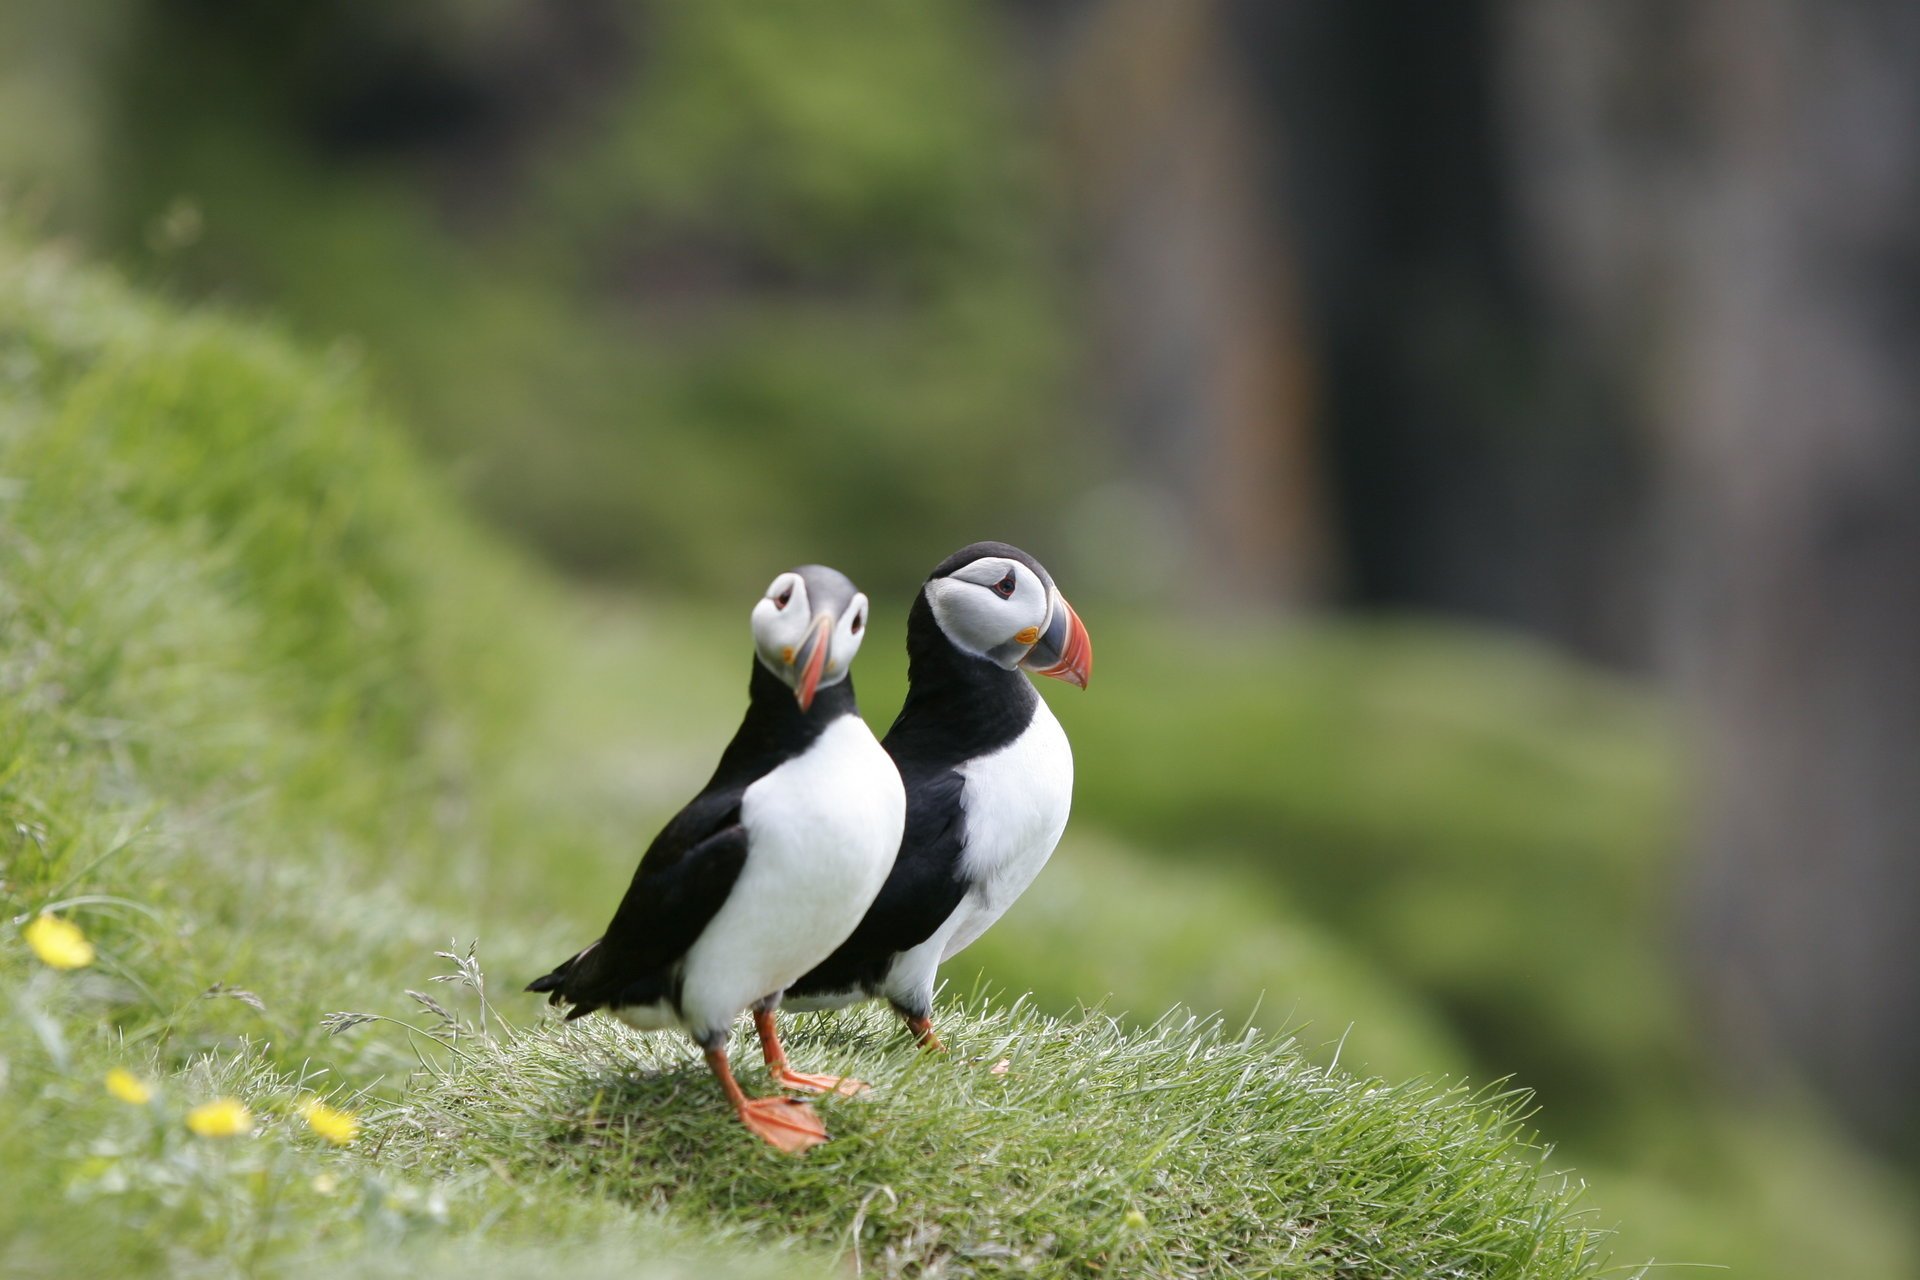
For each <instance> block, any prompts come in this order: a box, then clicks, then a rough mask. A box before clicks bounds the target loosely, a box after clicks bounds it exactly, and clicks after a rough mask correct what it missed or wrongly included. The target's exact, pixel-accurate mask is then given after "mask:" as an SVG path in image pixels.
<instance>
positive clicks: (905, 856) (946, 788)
mask: <svg viewBox="0 0 1920 1280" xmlns="http://www.w3.org/2000/svg"><path fill="white" fill-rule="evenodd" d="M965 785H966V780H965V779H964V778H962V777H961V776H960V775H959V774H958V773H956V772H954V771H953V770H952V769H932V770H928V771H926V772H924V773H921V774H919V775H918V776H910V777H908V778H907V780H906V790H907V825H906V832H905V834H904V835H903V837H902V838H901V841H900V856H899V857H898V858H896V859H895V860H894V864H893V870H892V871H891V872H889V873H888V875H887V882H886V884H885V885H883V886H882V887H881V889H880V895H879V897H877V898H875V899H874V901H873V905H872V906H871V907H869V908H868V909H867V914H866V916H865V918H863V919H862V920H861V921H860V925H859V927H858V928H856V929H855V930H854V931H853V935H852V936H851V937H849V938H848V939H847V940H846V941H845V942H843V943H841V944H840V947H839V949H838V950H837V951H835V952H834V953H833V954H832V955H830V956H828V957H827V958H826V959H825V960H822V961H821V962H820V963H819V964H818V965H816V966H815V967H814V968H813V970H812V971H811V972H809V973H808V974H806V976H804V977H802V978H801V979H800V980H799V981H798V982H796V983H794V984H793V985H792V986H791V987H788V988H787V991H788V992H789V993H790V994H792V995H796V996H798V995H812V994H823V995H824V994H828V993H837V992H842V991H852V990H855V989H862V990H867V991H872V990H874V989H875V988H876V987H877V986H878V985H879V982H880V980H881V978H883V977H884V976H885V975H886V972H887V969H888V967H889V966H890V965H891V964H892V963H893V958H894V956H895V955H897V954H898V953H900V952H902V951H910V950H912V949H913V948H914V947H917V946H919V945H920V944H921V943H923V942H925V941H926V940H927V939H928V938H931V937H932V936H933V934H934V931H935V930H936V929H938V928H939V927H940V926H941V925H942V924H943V923H945V922H946V919H947V917H948V916H950V915H952V914H953V909H954V908H955V907H957V906H959V905H960V899H962V898H963V897H965V896H966V892H967V885H966V881H965V880H964V879H962V877H961V875H960V855H961V853H962V852H963V850H964V849H965V846H966V822H965V818H964V814H963V813H962V810H961V808H960V793H961V790H962V788H963V787H964V786H965Z"/></svg>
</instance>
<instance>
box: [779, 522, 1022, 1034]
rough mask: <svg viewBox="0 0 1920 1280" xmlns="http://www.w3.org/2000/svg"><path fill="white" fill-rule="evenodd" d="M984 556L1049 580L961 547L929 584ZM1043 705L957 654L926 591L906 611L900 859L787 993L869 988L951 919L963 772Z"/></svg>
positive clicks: (1002, 552) (1015, 555)
mask: <svg viewBox="0 0 1920 1280" xmlns="http://www.w3.org/2000/svg"><path fill="white" fill-rule="evenodd" d="M982 556H1005V557H1007V558H1009V559H1015V560H1019V561H1020V562H1021V563H1022V564H1026V565H1028V566H1030V567H1031V568H1033V569H1034V570H1035V571H1036V572H1037V573H1039V574H1040V575H1041V577H1042V579H1043V580H1046V581H1050V579H1047V578H1046V570H1044V569H1041V568H1040V567H1039V566H1038V565H1036V564H1034V563H1033V559H1032V557H1030V556H1028V555H1027V554H1026V553H1025V552H1024V551H1020V550H1019V549H1017V548H1014V547H1009V546H1007V545H1006V544H1005V543H1000V542H976V543H974V544H973V545H972V546H970V547H965V548H962V549H961V550H959V551H957V552H955V553H954V554H953V555H951V556H949V557H947V559H945V560H943V561H942V562H941V563H940V564H939V566H938V567H936V568H935V569H934V571H933V573H932V575H931V576H930V577H929V579H928V580H929V581H932V580H933V579H935V578H942V577H945V576H946V575H947V574H950V573H952V572H953V571H954V570H955V569H958V568H959V567H961V566H962V565H965V564H970V563H972V562H973V561H974V560H977V559H979V558H980V557H982ZM1039 700H1040V695H1039V693H1038V692H1036V691H1035V689H1034V687H1033V684H1032V683H1031V682H1030V681H1029V680H1028V679H1027V678H1026V676H1024V675H1022V674H1021V673H1020V672H1019V671H1017V670H1016V671H1008V670H1006V669H1005V668H1003V667H1001V666H999V665H998V664H997V663H994V662H990V661H988V660H987V659H985V658H976V657H974V656H972V655H971V654H967V653H963V652H961V651H960V650H959V649H957V648H955V647H954V645H953V642H952V641H950V640H948V639H947V637H946V633H945V632H943V631H941V630H940V624H939V623H938V622H937V621H935V620H934V616H933V606H932V605H931V604H929V603H928V601H927V593H926V590H925V589H924V588H922V590H921V591H920V593H919V595H917V596H915V597H914V601H913V608H912V609H911V610H909V611H908V613H907V697H906V701H905V702H904V703H902V704H901V707H900V714H899V715H898V716H897V717H895V719H894V722H893V727H892V728H890V729H888V730H887V736H886V737H885V738H882V739H881V741H880V745H881V746H883V747H885V748H886V750H887V754H888V755H890V756H892V757H893V762H894V764H895V765H896V766H897V767H898V768H899V770H900V780H901V782H903V783H904V784H905V785H906V789H907V825H906V831H905V834H904V835H903V837H902V838H901V842H900V856H899V857H898V858H897V859H895V861H894V864H893V870H892V871H891V872H890V873H889V874H888V876H887V882H886V884H885V885H884V886H883V887H882V888H881V890H880V896H879V897H878V898H876V899H875V900H874V904H873V906H872V907H871V908H869V909H868V911H867V914H866V917H865V918H864V919H863V920H861V922H860V925H859V927H858V928H857V929H855V930H854V932H853V936H852V937H850V938H848V939H847V940H846V941H845V942H844V943H842V944H841V945H840V948H839V949H838V950H837V951H835V952H834V953H833V954H832V955H831V956H829V957H828V958H827V959H826V960H824V961H822V962H821V963H820V964H819V965H818V966H816V967H815V968H814V969H813V971H812V972H810V973H808V974H807V975H806V976H805V977H803V978H801V979H800V980H799V981H798V982H796V983H794V984H793V986H791V987H789V988H788V991H789V992H790V993H792V994H793V995H797V996H798V995H812V994H829V993H838V992H843V991H850V990H855V989H865V990H872V989H874V988H875V987H876V986H877V984H878V983H879V982H880V980H881V978H882V977H883V976H885V974H886V971H887V968H888V966H889V965H890V964H891V963H892V960H893V957H894V956H895V955H896V954H898V953H899V952H902V951H908V950H911V949H912V948H914V947H916V946H918V945H920V944H921V943H922V942H925V941H926V940H927V939H928V938H930V937H932V936H933V933H934V930H936V929H938V928H939V927H940V925H941V924H942V923H943V922H944V921H945V920H946V918H947V917H948V916H950V915H952V914H953V910H954V908H955V907H957V906H959V905H960V899H961V898H962V897H964V896H965V894H966V884H965V882H964V881H963V880H962V879H961V877H960V856H961V853H962V852H963V851H964V849H965V838H966V824H965V815H964V814H963V813H962V812H961V808H960V796H961V790H962V788H963V786H964V780H963V779H962V778H961V776H960V774H959V772H958V770H959V767H960V766H961V765H963V764H965V763H966V762H967V761H969V760H972V759H975V758H976V757H979V756H983V755H987V754H989V753H991V752H994V751H998V750H999V749H1000V748H1001V747H1004V746H1006V745H1007V744H1008V743H1010V742H1012V741H1013V740H1014V739H1015V738H1018V737H1019V736H1020V735H1021V734H1022V733H1024V732H1025V731H1026V728H1027V726H1028V725H1029V724H1031V723H1032V722H1033V709H1034V704H1035V703H1037V702H1038V701H1039Z"/></svg>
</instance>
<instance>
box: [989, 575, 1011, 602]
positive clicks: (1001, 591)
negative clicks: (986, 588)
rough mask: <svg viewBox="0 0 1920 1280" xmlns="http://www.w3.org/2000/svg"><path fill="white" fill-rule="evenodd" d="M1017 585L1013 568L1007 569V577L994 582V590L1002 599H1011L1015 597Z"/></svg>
mask: <svg viewBox="0 0 1920 1280" xmlns="http://www.w3.org/2000/svg"><path fill="white" fill-rule="evenodd" d="M1015 585H1016V584H1015V582H1014V578H1013V570H1011V569H1009V570H1007V576H1006V577H1004V578H1002V579H1000V581H998V582H996V583H994V584H993V590H994V592H995V594H997V595H998V596H999V597H1000V598H1001V599H1002V600H1011V599H1012V598H1013V588H1014V586H1015Z"/></svg>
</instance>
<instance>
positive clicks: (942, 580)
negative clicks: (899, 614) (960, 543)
mask: <svg viewBox="0 0 1920 1280" xmlns="http://www.w3.org/2000/svg"><path fill="white" fill-rule="evenodd" d="M920 590H921V594H922V595H924V596H925V597H926V599H927V605H928V608H929V610H930V611H931V613H932V616H933V620H934V623H935V624H936V625H937V626H938V627H939V628H940V632H941V634H942V635H944V636H945V637H946V638H947V643H949V644H951V645H952V646H953V647H954V648H956V649H958V650H960V651H961V652H962V653H966V654H971V655H972V656H973V657H976V658H984V659H986V660H987V661H989V662H992V663H995V664H997V665H999V666H1001V667H1003V668H1005V669H1006V670H1008V671H1011V670H1013V669H1014V668H1015V667H1024V668H1026V669H1027V670H1028V671H1031V672H1033V673H1034V674H1036V675H1043V676H1052V677H1054V678H1055V679H1057V680H1065V681H1066V682H1067V683H1069V684H1076V685H1079V686H1080V687H1081V688H1082V689H1084V688H1086V687H1087V678H1088V677H1089V676H1091V675H1092V674H1093V642H1092V641H1090V640H1089V639H1088V638H1087V629H1086V627H1084V626H1083V625H1081V622H1080V617H1079V615H1078V614H1076V613H1074V611H1073V607H1072V606H1071V605H1069V604H1068V603H1067V601H1066V597H1064V596H1062V595H1061V594H1060V588H1058V587H1056V586H1054V585H1053V575H1051V574H1049V573H1048V572H1047V570H1046V567H1045V566H1043V565H1042V564H1041V563H1040V562H1039V561H1038V560H1035V559H1034V558H1033V557H1032V556H1030V555H1028V554H1027V553H1026V552H1024V551H1022V550H1020V548H1018V547H1010V546H1008V545H1007V544H1006V543H1004V542H976V543H974V544H973V545H972V546H967V547H962V548H960V550H958V551H956V552H954V553H953V554H952V555H950V556H948V557H947V558H946V559H945V560H942V561H941V562H940V563H939V564H938V565H936V566H935V567H934V570H933V573H932V574H930V575H929V576H928V578H927V582H926V585H925V586H923V587H922V588H921V589H920Z"/></svg>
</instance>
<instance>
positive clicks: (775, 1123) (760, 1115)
mask: <svg viewBox="0 0 1920 1280" xmlns="http://www.w3.org/2000/svg"><path fill="white" fill-rule="evenodd" d="M706 1057H707V1068H708V1070H710V1071H712V1072H713V1078H714V1079H715V1080H718V1081H719V1082H720V1090H721V1092H723V1093H725V1094H726V1095H727V1102H728V1103H729V1104H731V1105H732V1107H733V1111H734V1114H735V1115H737V1116H739V1117H740V1123H741V1124H743V1125H745V1126H747V1132H749V1133H751V1134H753V1135H755V1136H756V1137H758V1138H759V1139H760V1140H761V1141H763V1142H765V1143H766V1144H767V1145H769V1146H771V1147H774V1148H776V1149H778V1150H780V1151H784V1152H786V1153H787V1154H788V1155H791V1156H797V1155H801V1154H803V1153H805V1152H807V1151H809V1150H811V1149H813V1148H814V1147H817V1146H819V1145H820V1144H821V1143H823V1142H825V1141H826V1140H827V1126H826V1125H824V1124H822V1123H821V1122H820V1117H819V1116H818V1115H816V1114H814V1110H813V1106H812V1104H810V1103H807V1102H803V1101H801V1100H800V1099H799V1098H749V1097H748V1096H747V1095H746V1094H745V1092H743V1091H742V1090H741V1088H740V1084H739V1082H738V1081H737V1080H735V1079H734V1078H733V1067H732V1066H731V1064H729V1063H728V1062H727V1051H726V1050H725V1049H723V1048H720V1047H718V1046H716V1047H714V1048H711V1049H708V1050H706Z"/></svg>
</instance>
